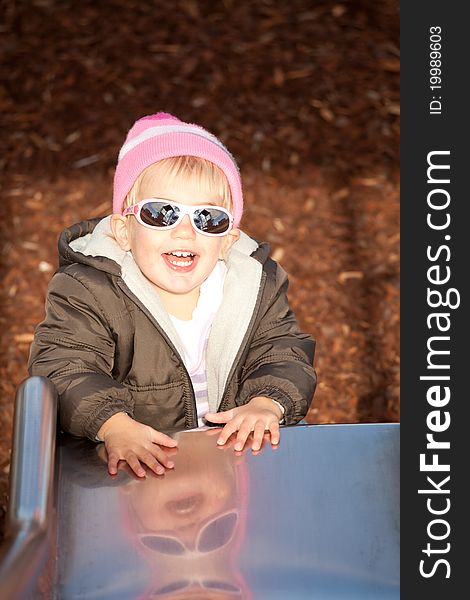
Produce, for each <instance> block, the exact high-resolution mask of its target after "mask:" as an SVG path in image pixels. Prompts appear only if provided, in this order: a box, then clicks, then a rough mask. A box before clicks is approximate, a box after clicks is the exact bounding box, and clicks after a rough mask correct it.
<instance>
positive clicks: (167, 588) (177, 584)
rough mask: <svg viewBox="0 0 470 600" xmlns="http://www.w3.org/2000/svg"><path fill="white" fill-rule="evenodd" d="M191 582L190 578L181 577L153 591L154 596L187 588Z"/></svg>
mask: <svg viewBox="0 0 470 600" xmlns="http://www.w3.org/2000/svg"><path fill="white" fill-rule="evenodd" d="M190 583H191V582H190V581H189V580H188V579H179V580H178V581H174V582H172V583H169V584H168V585H164V586H163V587H161V588H158V589H156V590H154V591H153V597H154V598H155V597H156V596H163V594H170V593H171V592H179V591H180V590H184V588H187V587H188V586H189V584H190Z"/></svg>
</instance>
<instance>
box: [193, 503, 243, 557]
mask: <svg viewBox="0 0 470 600" xmlns="http://www.w3.org/2000/svg"><path fill="white" fill-rule="evenodd" d="M236 523H237V514H236V513H229V514H228V515H223V516H222V517H219V518H218V519H215V520H214V521H212V522H211V523H208V524H207V525H206V526H205V527H204V529H203V530H202V532H201V537H200V540H199V551H200V552H211V551H212V550H215V549H216V548H221V547H222V546H225V544H227V542H228V541H229V540H230V538H231V537H232V535H233V531H234V529H235V526H236Z"/></svg>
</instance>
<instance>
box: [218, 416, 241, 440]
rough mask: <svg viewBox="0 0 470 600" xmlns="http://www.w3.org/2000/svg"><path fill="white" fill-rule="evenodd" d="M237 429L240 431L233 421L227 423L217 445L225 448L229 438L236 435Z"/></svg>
mask: <svg viewBox="0 0 470 600" xmlns="http://www.w3.org/2000/svg"><path fill="white" fill-rule="evenodd" d="M237 429H238V425H237V424H235V423H234V422H233V420H232V421H229V422H228V423H227V425H225V427H224V428H223V429H222V431H221V433H220V435H219V437H218V439H217V444H218V445H219V446H223V445H224V444H225V443H226V442H227V440H228V439H229V437H230V436H231V435H232V433H235V431H237Z"/></svg>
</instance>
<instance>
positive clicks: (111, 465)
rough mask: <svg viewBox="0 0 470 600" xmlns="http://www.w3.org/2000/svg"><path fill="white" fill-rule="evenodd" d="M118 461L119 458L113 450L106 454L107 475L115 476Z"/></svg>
mask: <svg viewBox="0 0 470 600" xmlns="http://www.w3.org/2000/svg"><path fill="white" fill-rule="evenodd" d="M119 460H120V457H119V454H118V453H117V452H114V451H113V450H111V451H110V452H108V473H109V474H110V475H116V473H117V466H118V462H119Z"/></svg>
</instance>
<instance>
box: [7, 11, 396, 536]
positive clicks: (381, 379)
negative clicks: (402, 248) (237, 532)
mask: <svg viewBox="0 0 470 600" xmlns="http://www.w3.org/2000/svg"><path fill="white" fill-rule="evenodd" d="M1 10H2V13H3V14H2V15H1V18H0V23H1V25H0V35H1V42H0V43H1V47H2V52H0V72H1V75H0V111H1V114H2V120H3V123H2V136H1V139H0V144H1V151H0V167H1V169H2V172H3V178H2V203H1V204H0V232H1V245H0V257H1V263H0V276H1V278H2V286H1V290H0V302H1V311H0V322H1V338H0V344H1V355H0V389H1V396H0V403H1V411H0V535H1V529H2V512H4V511H5V507H6V501H7V481H8V469H9V451H10V444H11V424H12V412H13V402H14V396H15V391H16V388H17V386H18V384H19V383H20V382H21V381H22V379H23V378H24V377H26V374H27V373H26V363H27V357H28V351H29V345H30V343H31V340H32V336H33V331H34V327H35V325H36V324H37V323H38V322H39V321H40V320H41V318H42V316H43V311H44V309H43V306H44V296H45V292H46V287H47V282H48V280H49V279H50V277H51V275H52V274H53V272H54V270H55V269H56V267H57V256H56V242H57V237H58V234H59V232H60V231H61V230H62V229H63V228H64V227H66V226H68V225H70V224H72V223H74V222H76V221H78V220H81V219H83V218H87V217H91V216H99V215H105V214H107V213H109V212H110V192H111V184H112V174H113V169H114V164H115V160H116V156H117V152H118V149H119V147H120V145H121V144H122V142H123V140H124V137H125V134H126V132H127V130H128V128H129V127H130V125H131V124H132V122H133V121H134V120H135V119H136V118H138V117H140V116H142V115H144V114H148V113H153V112H157V111H158V110H164V111H167V112H171V113H174V114H175V115H177V116H179V117H180V118H181V119H183V120H187V121H194V122H197V123H200V124H201V125H203V126H205V127H207V128H208V129H209V130H210V131H213V132H214V133H216V134H217V135H218V136H220V138H221V139H222V140H223V141H224V142H225V143H227V145H228V147H229V148H230V149H231V151H232V152H233V154H234V155H235V156H236V157H237V159H238V161H239V163H240V166H241V169H242V176H243V179H244V186H245V201H246V210H245V215H244V220H243V223H242V226H243V228H244V230H245V231H246V232H247V233H249V234H250V235H253V236H254V237H257V238H260V239H267V240H268V241H270V242H271V244H272V248H273V253H274V257H275V258H276V259H277V260H279V262H280V263H281V264H282V265H283V266H284V268H285V269H286V270H287V271H288V273H289V274H290V282H291V284H290V299H291V303H292V306H293V308H294V310H295V312H296V315H297V317H298V319H299V320H300V322H301V324H302V326H303V328H304V329H305V330H306V331H309V332H311V333H312V334H313V335H314V337H315V338H316V340H317V357H316V368H317V371H318V380H319V383H318V388H317V392H316V394H315V398H314V402H313V404H312V407H311V409H310V412H309V414H308V417H307V420H308V421H309V422H311V423H357V422H386V421H398V420H399V355H398V352H399V203H398V199H399V176H398V168H399V164H398V163H399V155H398V141H399V48H398V38H399V11H398V2H396V1H392V0H380V1H379V0H378V1H376V2H369V1H368V0H351V1H344V2H334V1H328V0H320V1H318V2H314V3H310V2H305V1H301V0H293V1H291V2H283V1H281V0H277V1H276V0H260V1H259V2H256V3H255V2H244V1H241V2H235V0H223V1H222V2H219V3H214V2H211V1H209V0H178V1H176V2H163V1H162V0H158V1H156V2H138V1H137V0H111V1H109V2H106V3H104V2H103V3H99V2H94V1H91V0H83V1H82V2H80V3H76V2H73V1H72V0H61V1H60V2H59V1H58V0H57V1H54V0H32V1H26V0H22V1H21V0H18V1H16V2H11V3H4V5H3V8H2V9H1Z"/></svg>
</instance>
